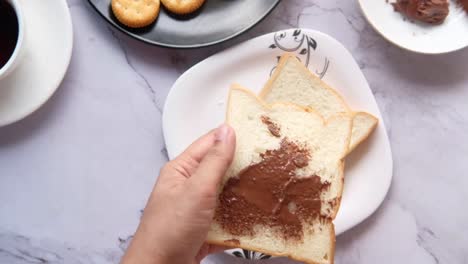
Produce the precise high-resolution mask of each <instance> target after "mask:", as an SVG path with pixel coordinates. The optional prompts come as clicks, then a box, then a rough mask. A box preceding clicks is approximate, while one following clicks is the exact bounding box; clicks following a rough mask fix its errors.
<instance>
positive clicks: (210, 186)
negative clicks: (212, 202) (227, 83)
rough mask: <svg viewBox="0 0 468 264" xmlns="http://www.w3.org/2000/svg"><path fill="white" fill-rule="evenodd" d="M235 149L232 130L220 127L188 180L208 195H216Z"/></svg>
mask: <svg viewBox="0 0 468 264" xmlns="http://www.w3.org/2000/svg"><path fill="white" fill-rule="evenodd" d="M235 148H236V136H235V132H234V129H232V127H230V126H229V125H226V124H224V125H222V126H220V127H219V128H218V129H217V130H216V132H215V142H214V144H213V146H212V147H211V148H210V150H208V152H207V153H206V155H205V156H204V157H203V158H202V160H201V162H200V165H199V166H198V169H197V171H196V172H195V174H194V175H193V176H192V177H190V179H189V180H190V181H192V183H193V185H194V186H195V187H199V188H201V189H202V190H206V191H207V192H208V194H210V195H216V192H217V190H218V186H219V184H220V182H221V179H222V178H223V176H224V174H225V173H226V170H227V169H228V168H229V166H230V165H231V162H232V159H233V158H234V151H235ZM201 189H198V190H201Z"/></svg>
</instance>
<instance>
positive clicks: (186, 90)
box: [162, 29, 393, 256]
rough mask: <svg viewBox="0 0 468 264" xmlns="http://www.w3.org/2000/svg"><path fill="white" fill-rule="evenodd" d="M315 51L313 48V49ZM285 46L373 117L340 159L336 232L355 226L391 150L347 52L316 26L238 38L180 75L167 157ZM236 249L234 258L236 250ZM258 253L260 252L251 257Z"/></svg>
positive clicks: (372, 199)
mask: <svg viewBox="0 0 468 264" xmlns="http://www.w3.org/2000/svg"><path fill="white" fill-rule="evenodd" d="M314 48H315V49H314ZM285 51H290V52H295V53H296V54H297V56H298V57H299V58H300V59H301V61H302V62H304V63H305V64H306V65H307V66H308V68H309V69H310V70H311V71H313V72H315V73H317V74H318V75H319V76H321V77H323V79H324V81H326V82H327V83H329V84H331V85H332V86H333V87H335V88H336V89H338V90H339V91H340V92H341V93H342V94H343V96H344V98H345V99H346V100H347V102H348V103H349V105H350V106H351V107H352V108H353V109H356V110H363V111H368V112H370V113H372V114H374V115H375V116H377V117H378V118H379V119H380V123H379V126H378V127H377V129H376V131H375V132H374V133H373V135H372V136H371V137H370V138H369V139H368V140H367V141H366V142H365V143H364V144H363V145H362V146H360V147H359V148H357V149H356V150H355V151H354V152H353V153H352V154H351V155H350V156H349V157H348V158H347V164H346V176H345V189H344V194H343V201H342V204H341V207H340V211H339V213H338V216H337V218H336V220H335V221H334V222H335V229H336V233H337V234H340V233H342V232H344V231H346V230H348V229H350V228H351V227H353V226H355V225H357V224H359V223H360V222H362V221H363V220H364V219H366V218H367V217H368V216H369V215H371V214H372V213H373V212H374V211H375V210H376V209H377V207H378V206H379V205H380V204H381V203H382V201H383V199H384V198H385V195H386V194H387V191H388V189H389V187H390V182H391V179H392V170H393V164H392V154H391V150H390V144H389V140H388V137H387V133H386V130H385V125H384V122H383V119H382V116H381V114H380V111H379V108H378V106H377V103H376V101H375V98H374V96H373V95H372V92H371V90H370V88H369V85H368V83H367V81H366V79H365V78H364V75H363V73H362V72H361V70H360V69H359V66H358V65H357V63H356V62H355V60H354V59H353V57H352V56H351V54H350V53H349V52H348V51H347V50H346V48H344V47H343V45H341V44H340V43H339V42H338V41H336V40H335V39H333V38H332V37H330V36H328V35H325V34H323V33H321V32H318V31H313V30H308V29H290V30H286V31H281V32H276V33H270V34H267V35H263V36H261V37H258V38H255V39H252V40H249V41H246V42H244V43H242V44H239V45H237V46H235V47H232V48H230V49H227V50H225V51H222V52H220V53H218V54H215V55H213V56H211V57H209V58H208V59H206V60H204V61H202V62H200V63H198V64H197V65H195V66H193V67H192V68H191V69H189V70H188V71H187V72H185V73H184V74H183V75H182V76H181V77H180V78H179V79H178V80H177V81H176V83H175V84H174V86H173V87H172V89H171V91H170V93H169V95H168V97H167V99H166V105H165V108H164V115H163V120H162V121H163V132H164V138H165V140H166V146H167V151H168V154H169V157H170V158H171V159H172V158H174V157H176V156H177V155H178V154H179V153H181V152H182V151H183V150H184V149H185V148H186V147H187V146H188V145H189V144H190V143H191V142H192V141H194V140H195V139H196V138H198V137H199V136H201V135H202V134H204V133H206V132H207V131H209V130H210V129H212V128H214V127H217V126H218V125H219V124H221V123H222V122H223V121H224V116H225V108H226V99H227V94H228V90H229V87H230V85H231V84H232V83H234V82H237V83H239V84H241V85H243V86H245V87H248V88H250V89H253V90H254V91H255V92H259V91H260V89H261V88H262V87H263V85H264V83H265V82H266V81H267V80H268V78H269V76H270V73H271V71H272V69H273V68H274V67H275V66H276V64H277V57H278V56H280V55H281V54H283V53H284V52H285ZM240 254H242V253H239V254H237V255H240ZM258 256H260V254H258Z"/></svg>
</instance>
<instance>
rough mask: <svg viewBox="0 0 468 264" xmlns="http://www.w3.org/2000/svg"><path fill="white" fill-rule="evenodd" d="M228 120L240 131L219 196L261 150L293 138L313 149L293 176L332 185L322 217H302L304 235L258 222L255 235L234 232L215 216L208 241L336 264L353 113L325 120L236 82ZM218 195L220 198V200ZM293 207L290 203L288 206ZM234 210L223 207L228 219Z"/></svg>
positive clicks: (325, 195)
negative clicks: (268, 99) (294, 235)
mask: <svg viewBox="0 0 468 264" xmlns="http://www.w3.org/2000/svg"><path fill="white" fill-rule="evenodd" d="M264 117H267V118H268V119H269V120H270V121H271V122H273V123H274V124H275V125H277V126H278V127H279V131H280V133H279V134H280V135H279V136H278V137H277V136H275V135H274V134H273V133H272V132H271V130H270V129H269V127H268V126H267V125H266V124H265V123H264V122H263V121H262V120H263V118H264ZM226 120H227V123H228V124H229V125H231V126H232V127H233V128H234V130H235V132H236V141H237V143H236V151H235V156H234V160H233V162H232V164H231V166H230V168H229V169H228V171H227V173H226V175H225V177H224V181H223V187H222V193H221V194H220V197H222V195H223V193H224V192H225V191H226V185H228V183H229V180H232V179H231V178H235V177H239V175H240V174H241V173H242V172H243V171H245V170H246V168H248V167H250V166H252V164H258V163H259V162H261V161H262V159H263V158H262V156H261V155H262V153H266V152H267V151H268V150H276V149H279V148H280V145H281V142H282V141H283V140H285V139H287V140H290V141H293V142H295V143H296V144H298V145H299V146H301V148H305V149H307V151H308V152H309V153H310V160H309V161H308V164H307V166H305V167H301V168H300V169H296V170H295V175H296V176H294V177H299V178H301V179H304V178H306V179H307V178H309V177H316V176H319V177H320V181H321V182H322V183H323V182H327V183H329V187H328V188H326V189H324V190H322V191H321V192H320V193H319V197H320V199H319V200H320V202H319V203H320V205H321V206H320V215H321V217H316V218H309V219H308V220H307V221H304V219H301V221H302V222H301V223H302V232H301V233H302V238H301V239H297V238H296V239H291V238H287V237H284V236H283V235H282V233H281V230H279V229H278V228H276V227H272V226H269V225H259V224H255V226H254V228H253V230H254V233H253V234H251V233H249V234H233V233H232V232H229V230H227V228H225V227H224V226H223V222H222V220H219V217H217V216H215V220H214V222H213V224H212V226H211V230H210V232H209V233H208V237H207V242H208V243H210V244H218V245H225V246H231V247H241V248H244V249H249V250H255V251H260V252H263V253H266V254H271V255H277V256H288V257H291V258H293V259H296V260H299V261H304V262H307V263H324V264H325V263H327V264H328V263H333V256H334V247H335V232H334V226H333V223H332V220H333V219H334V218H335V216H336V213H337V211H338V208H339V204H340V201H341V195H342V191H343V181H344V175H343V168H344V163H343V157H344V156H345V155H346V153H347V150H348V146H349V140H350V138H351V129H352V122H353V116H352V115H350V114H348V113H340V114H337V115H334V116H331V117H329V118H328V119H327V120H325V119H324V118H323V117H322V116H321V115H319V114H318V113H316V112H315V111H312V110H310V109H305V108H303V107H300V106H297V105H294V104H284V103H278V104H273V105H271V106H268V105H266V104H265V103H264V102H262V101H261V100H260V99H259V98H258V97H257V96H256V95H255V94H253V93H252V92H250V91H248V90H246V89H243V88H241V87H239V86H237V87H236V86H234V87H233V88H232V89H231V91H230V95H229V102H228V108H227V117H226ZM311 175H316V176H311ZM268 177H269V176H268ZM255 186H257V185H255ZM253 188H259V187H253ZM219 199H220V200H219V202H221V198H219ZM285 199H286V198H285ZM289 205H290V203H289V204H288V207H287V208H288V210H289ZM219 208H220V205H219V206H218V209H217V214H218V213H219V212H220V211H221V209H219ZM234 208H236V206H235V204H232V205H230V206H229V207H228V208H225V209H224V210H223V211H222V212H223V217H224V218H223V219H230V218H229V217H230V216H229V215H230V214H232V215H234V214H235V212H233V210H234ZM289 211H290V212H291V210H289ZM306 217H310V216H306ZM231 219H232V218H231ZM232 221H235V219H232Z"/></svg>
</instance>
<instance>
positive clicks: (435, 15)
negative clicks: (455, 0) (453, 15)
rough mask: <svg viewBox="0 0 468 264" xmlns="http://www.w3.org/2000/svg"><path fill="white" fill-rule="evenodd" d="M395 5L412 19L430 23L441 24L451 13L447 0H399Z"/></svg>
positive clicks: (397, 9)
mask: <svg viewBox="0 0 468 264" xmlns="http://www.w3.org/2000/svg"><path fill="white" fill-rule="evenodd" d="M464 1H466V0H464ZM393 7H394V8H395V11H398V12H400V13H402V14H404V15H406V16H407V17H408V18H410V19H414V20H418V21H421V22H425V23H429V24H441V23H443V22H444V20H445V18H446V17H447V16H448V14H449V3H448V1H447V0H397V2H396V3H393Z"/></svg>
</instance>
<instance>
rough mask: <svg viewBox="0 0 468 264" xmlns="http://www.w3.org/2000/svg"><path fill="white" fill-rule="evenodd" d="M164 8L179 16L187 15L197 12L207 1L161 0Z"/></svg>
mask: <svg viewBox="0 0 468 264" xmlns="http://www.w3.org/2000/svg"><path fill="white" fill-rule="evenodd" d="M161 2H162V4H163V5H164V7H166V8H167V10H169V11H171V12H172V13H174V14H177V15H187V14H190V13H193V12H195V11H197V10H198V9H199V8H200V7H201V6H202V5H203V3H205V0H161Z"/></svg>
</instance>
